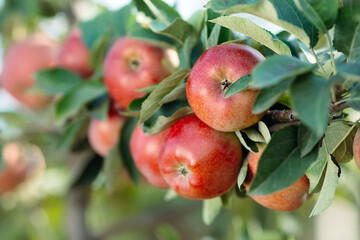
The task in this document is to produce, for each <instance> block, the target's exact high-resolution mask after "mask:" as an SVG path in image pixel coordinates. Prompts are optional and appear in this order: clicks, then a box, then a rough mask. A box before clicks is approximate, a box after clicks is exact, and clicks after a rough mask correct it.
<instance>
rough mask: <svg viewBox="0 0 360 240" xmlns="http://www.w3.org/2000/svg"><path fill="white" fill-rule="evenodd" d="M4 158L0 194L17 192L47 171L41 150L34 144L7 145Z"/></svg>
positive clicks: (11, 143)
mask: <svg viewBox="0 0 360 240" xmlns="http://www.w3.org/2000/svg"><path fill="white" fill-rule="evenodd" d="M2 158H3V168H2V169H1V170H0V194H3V193H5V192H9V191H13V190H15V189H16V188H17V187H18V186H19V185H20V184H21V183H23V182H24V181H26V180H28V179H30V178H32V177H34V176H36V175H38V174H39V173H41V172H43V171H44V169H45V160H44V156H43V154H42V152H41V150H40V149H39V147H37V146H35V145H32V144H22V143H20V142H9V143H6V144H5V145H4V146H3V149H2Z"/></svg>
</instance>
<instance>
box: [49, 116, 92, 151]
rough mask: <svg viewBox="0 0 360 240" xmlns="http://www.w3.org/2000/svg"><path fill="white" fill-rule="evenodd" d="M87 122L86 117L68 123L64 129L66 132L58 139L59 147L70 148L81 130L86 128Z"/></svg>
mask: <svg viewBox="0 0 360 240" xmlns="http://www.w3.org/2000/svg"><path fill="white" fill-rule="evenodd" d="M85 123H86V119H85V118H80V119H76V120H74V121H73V122H71V123H70V124H68V125H67V126H66V127H65V129H64V134H63V135H62V136H61V137H60V138H59V139H58V141H57V146H56V147H57V148H59V149H70V147H71V146H72V145H73V144H74V143H75V141H76V138H77V136H78V134H79V132H80V131H81V130H82V129H83V128H84V126H85Z"/></svg>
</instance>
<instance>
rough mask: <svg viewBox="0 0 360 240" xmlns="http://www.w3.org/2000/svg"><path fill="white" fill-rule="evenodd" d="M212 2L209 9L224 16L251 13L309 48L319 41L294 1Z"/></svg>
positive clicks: (211, 0) (314, 29)
mask: <svg viewBox="0 0 360 240" xmlns="http://www.w3.org/2000/svg"><path fill="white" fill-rule="evenodd" d="M241 2H242V3H243V4H239V1H235V0H232V1H222V0H210V1H209V2H208V3H207V4H206V7H207V8H211V9H212V10H214V11H215V12H220V13H224V14H233V13H249V14H252V15H255V16H257V17H260V18H263V19H265V20H267V21H269V22H272V23H274V24H276V25H278V26H280V27H282V28H283V29H285V30H286V31H288V32H290V33H292V34H294V35H295V37H296V38H298V39H299V40H300V41H302V42H304V43H305V44H306V45H307V46H311V47H314V46H315V45H316V43H317V41H318V31H317V29H316V28H315V27H314V26H313V25H312V24H311V23H310V22H309V21H308V20H307V19H306V17H305V16H304V15H303V14H302V13H301V12H300V11H299V10H298V9H297V7H296V6H295V3H294V2H293V1H292V0H247V1H241Z"/></svg>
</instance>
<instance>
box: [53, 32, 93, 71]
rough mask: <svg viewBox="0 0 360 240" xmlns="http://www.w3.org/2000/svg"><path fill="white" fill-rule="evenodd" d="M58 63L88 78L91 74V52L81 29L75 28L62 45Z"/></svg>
mask: <svg viewBox="0 0 360 240" xmlns="http://www.w3.org/2000/svg"><path fill="white" fill-rule="evenodd" d="M57 64H58V66H60V67H63V68H66V69H68V70H70V71H72V72H75V73H77V74H79V75H80V76H82V77H84V78H86V77H89V76H91V74H92V73H93V71H94V70H93V69H92V67H91V66H90V52H89V49H88V48H87V46H86V45H85V43H84V42H83V39H82V34H81V31H80V29H74V30H73V31H72V32H71V33H70V34H69V36H68V37H67V39H66V41H65V43H64V45H63V46H62V48H61V50H60V52H59V55H58V58H57Z"/></svg>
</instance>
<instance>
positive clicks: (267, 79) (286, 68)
mask: <svg viewBox="0 0 360 240" xmlns="http://www.w3.org/2000/svg"><path fill="white" fill-rule="evenodd" d="M315 67H316V66H315V65H314V64H308V63H305V62H303V61H301V60H300V59H298V58H296V57H292V56H284V55H273V56H270V57H268V58H267V59H266V60H265V61H262V62H260V63H259V64H258V65H256V66H255V68H254V70H253V73H252V79H253V84H254V86H255V87H259V88H264V87H270V86H273V85H276V84H278V83H279V82H281V81H283V80H285V79H289V78H292V77H295V76H299V75H302V74H305V73H308V72H311V71H312V70H313V69H314V68H315Z"/></svg>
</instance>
